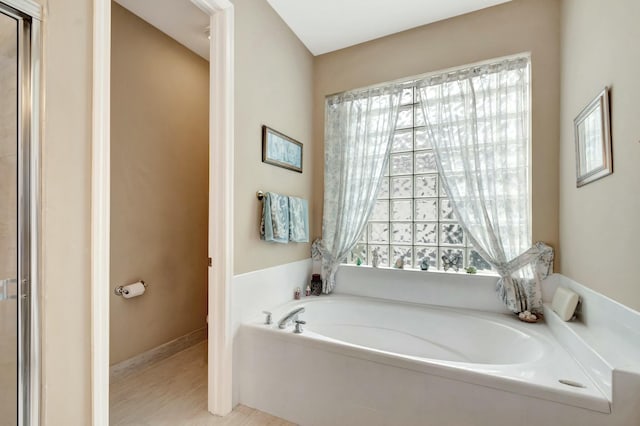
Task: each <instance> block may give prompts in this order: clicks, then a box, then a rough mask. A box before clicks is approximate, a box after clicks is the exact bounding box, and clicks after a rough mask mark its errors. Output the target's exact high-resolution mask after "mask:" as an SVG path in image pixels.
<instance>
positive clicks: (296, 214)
mask: <svg viewBox="0 0 640 426" xmlns="http://www.w3.org/2000/svg"><path fill="white" fill-rule="evenodd" d="M289 241H292V242H294V243H308V242H309V203H308V202H307V200H305V199H304V198H298V197H289Z"/></svg>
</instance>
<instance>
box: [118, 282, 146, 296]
mask: <svg viewBox="0 0 640 426" xmlns="http://www.w3.org/2000/svg"><path fill="white" fill-rule="evenodd" d="M144 291H145V287H144V284H143V283H142V281H138V282H136V283H133V284H129V285H125V286H124V288H123V289H122V296H123V297H124V298H125V299H131V298H132V297H137V296H142V295H143V294H144Z"/></svg>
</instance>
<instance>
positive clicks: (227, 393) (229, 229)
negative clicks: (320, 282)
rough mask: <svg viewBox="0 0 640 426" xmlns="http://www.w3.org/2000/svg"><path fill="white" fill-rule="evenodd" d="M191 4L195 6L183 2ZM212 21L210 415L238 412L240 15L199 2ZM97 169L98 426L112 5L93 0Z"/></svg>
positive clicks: (104, 352) (99, 420)
mask: <svg viewBox="0 0 640 426" xmlns="http://www.w3.org/2000/svg"><path fill="white" fill-rule="evenodd" d="M184 1H188V0H184ZM192 1H193V3H194V4H196V5H197V6H198V7H200V8H201V9H202V10H203V11H204V12H205V13H207V14H208V15H210V17H211V18H210V25H211V46H210V49H211V50H210V53H211V55H210V64H211V65H210V71H209V73H210V99H209V129H210V130H209V153H210V154H209V155H210V160H209V168H210V172H209V256H210V257H211V258H212V259H213V266H212V267H210V268H209V351H208V357H209V364H208V366H209V367H208V368H209V370H208V384H209V385H208V392H209V395H208V409H209V411H210V412H211V413H213V414H217V415H226V414H228V413H229V412H231V410H232V409H233V406H232V376H231V371H232V368H231V367H232V366H231V359H232V335H231V301H230V300H231V297H230V292H231V280H232V275H233V178H234V176H233V149H234V103H233V98H234V85H233V76H234V59H233V51H234V26H233V24H234V10H233V4H232V3H231V2H230V1H229V0H192ZM93 3H94V4H93V6H94V7H93V11H94V12H93V123H92V124H93V125H92V142H91V147H92V169H91V402H92V414H91V416H92V424H93V426H107V425H108V424H109V297H110V290H111V284H110V280H109V264H110V260H109V239H110V236H109V232H110V231H109V227H110V191H111V188H110V167H111V164H110V149H111V148H110V125H111V121H110V108H111V105H110V102H111V93H110V78H111V76H110V67H111V64H110V61H111V0H94V1H93Z"/></svg>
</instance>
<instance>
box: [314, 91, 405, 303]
mask: <svg viewBox="0 0 640 426" xmlns="http://www.w3.org/2000/svg"><path fill="white" fill-rule="evenodd" d="M401 91H402V86H401V85H391V86H386V87H382V88H372V89H366V90H359V91H354V92H347V93H344V94H340V95H336V96H332V97H329V98H328V99H327V101H326V105H325V132H324V133H325V136H324V150H325V157H324V212H323V215H322V240H318V241H316V242H314V244H313V254H314V258H316V259H321V260H322V280H323V292H324V293H330V292H331V291H332V290H333V288H334V287H335V274H336V272H337V270H338V267H339V266H340V263H342V262H343V261H344V260H345V259H346V257H347V255H348V254H349V252H351V250H352V249H353V247H354V246H355V244H356V242H357V241H358V238H359V237H360V234H361V233H362V231H363V230H364V228H365V226H366V224H367V221H368V220H369V216H370V215H371V211H372V210H373V206H374V205H375V200H376V196H377V193H378V189H379V188H380V183H381V181H382V177H383V175H384V172H385V169H386V167H387V163H388V159H389V151H390V149H391V141H392V136H393V132H394V129H395V124H396V120H397V116H398V106H399V104H400V94H401Z"/></svg>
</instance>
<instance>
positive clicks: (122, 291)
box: [113, 280, 148, 296]
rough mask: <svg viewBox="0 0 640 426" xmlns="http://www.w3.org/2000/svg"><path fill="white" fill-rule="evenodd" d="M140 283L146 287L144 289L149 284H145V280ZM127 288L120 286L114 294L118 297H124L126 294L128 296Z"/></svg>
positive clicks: (114, 290)
mask: <svg viewBox="0 0 640 426" xmlns="http://www.w3.org/2000/svg"><path fill="white" fill-rule="evenodd" d="M139 282H140V283H142V285H143V286H144V288H147V287H148V284H147V283H145V282H144V281H143V280H140V281H139ZM125 287H126V286H124V285H119V286H118V287H116V288H115V289H113V292H114V293H115V294H116V296H124V295H125V294H128V290H127V289H125Z"/></svg>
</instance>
